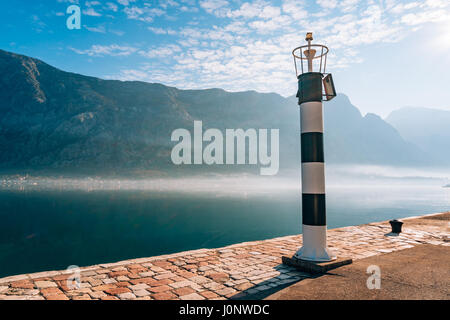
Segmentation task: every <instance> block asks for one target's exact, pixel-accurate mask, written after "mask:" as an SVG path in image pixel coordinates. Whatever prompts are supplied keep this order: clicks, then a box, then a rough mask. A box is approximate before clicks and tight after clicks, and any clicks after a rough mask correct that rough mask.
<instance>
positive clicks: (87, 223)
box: [0, 180, 450, 277]
mask: <svg viewBox="0 0 450 320" xmlns="http://www.w3.org/2000/svg"><path fill="white" fill-rule="evenodd" d="M296 184H297V182H295V181H294V182H293V183H292V184H287V185H284V187H281V188H280V187H279V186H274V187H273V188H271V187H270V186H266V187H265V188H262V189H261V188H255V189H252V188H251V187H249V186H245V185H244V187H242V184H240V188H239V187H238V186H237V185H236V187H235V188H233V183H230V185H229V186H226V188H231V192H229V191H230V190H229V191H227V190H222V191H220V190H219V189H217V190H215V189H214V185H212V186H211V189H209V190H203V189H202V188H200V189H195V188H194V187H192V188H189V185H190V184H189V183H187V184H186V185H184V186H183V187H182V188H175V189H174V190H172V191H170V190H169V189H170V188H169V187H167V188H161V186H159V187H158V188H156V189H155V188H153V189H152V188H150V189H148V188H147V189H133V188H125V189H119V190H105V189H104V188H103V189H102V188H87V189H86V188H78V189H76V188H75V189H72V190H71V189H70V188H59V189H58V188H56V189H52V188H39V187H35V188H29V187H26V188H22V187H21V188H3V189H2V190H1V191H0V221H1V222H0V277H3V276H8V275H13V274H22V273H30V272H37V271H43V270H57V269H65V268H67V267H68V266H69V265H78V266H85V265H91V264H97V263H109V262H115V261H119V260H123V259H130V258H139V257H148V256H154V255H160V254H167V253H173V252H179V251H184V250H191V249H197V248H214V247H221V246H225V245H229V244H233V243H238V242H243V241H251V240H261V239H268V238H273V237H278V236H285V235H292V234H298V233H300V232H301V213H300V212H301V201H300V199H301V198H300V190H299V189H298V188H297V187H295V185H296ZM219 185H221V184H220V183H219ZM186 186H187V190H185V191H183V189H184V188H186ZM215 187H217V185H215ZM106 189H108V188H106ZM206 189H208V188H206ZM447 210H450V189H448V188H442V184H440V182H436V181H434V182H433V181H432V182H429V183H422V182H420V183H411V181H409V180H408V181H399V180H396V183H394V184H392V183H388V182H383V183H381V184H377V185H374V184H373V183H367V184H362V185H361V184H358V185H351V184H349V185H345V186H344V185H331V186H330V187H328V188H327V220H328V227H329V228H336V227H341V226H348V225H358V224H362V223H367V222H373V221H380V220H387V219H392V218H403V217H407V216H413V215H422V214H426V213H432V212H439V211H447Z"/></svg>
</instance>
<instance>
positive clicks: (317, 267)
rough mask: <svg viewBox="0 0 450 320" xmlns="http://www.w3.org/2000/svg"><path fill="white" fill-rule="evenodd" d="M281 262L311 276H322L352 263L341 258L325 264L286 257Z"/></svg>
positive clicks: (350, 260)
mask: <svg viewBox="0 0 450 320" xmlns="http://www.w3.org/2000/svg"><path fill="white" fill-rule="evenodd" d="M281 260H282V262H283V264H285V265H287V266H291V267H294V268H295V269H297V270H299V271H302V272H307V273H311V274H323V273H326V272H327V271H329V270H333V269H336V268H339V267H341V266H344V265H347V264H351V263H352V262H353V261H352V259H343V258H340V259H336V260H333V261H326V262H314V261H307V260H301V259H297V258H295V257H286V256H283V257H281Z"/></svg>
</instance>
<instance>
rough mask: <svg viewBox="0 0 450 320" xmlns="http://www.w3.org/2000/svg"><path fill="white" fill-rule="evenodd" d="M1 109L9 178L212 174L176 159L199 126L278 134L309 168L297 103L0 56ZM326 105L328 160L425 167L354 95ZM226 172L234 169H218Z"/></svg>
mask: <svg viewBox="0 0 450 320" xmlns="http://www.w3.org/2000/svg"><path fill="white" fill-rule="evenodd" d="M0 101H1V104H0V149H1V150H2V152H1V153H0V170H2V171H14V170H16V171H18V170H29V169H34V170H54V171H62V170H65V171H69V172H74V171H79V170H81V171H83V170H94V171H95V172H97V173H102V172H125V171H130V170H131V171H133V170H166V171H169V170H170V171H172V170H174V171H179V172H181V173H183V172H188V171H190V170H204V171H207V170H208V169H205V167H204V166H200V167H202V168H198V167H195V166H174V165H172V163H171V160H170V152H171V148H172V147H173V146H174V145H175V143H174V142H172V141H170V136H171V133H172V131H173V130H174V129H176V128H186V129H188V130H190V131H191V132H192V130H193V129H192V128H193V121H194V120H202V121H203V127H204V130H205V129H206V128H218V129H222V130H224V129H225V128H243V129H246V128H279V129H280V166H281V167H282V168H288V167H296V168H298V166H299V163H300V154H299V144H300V139H299V137H300V135H299V131H300V130H299V111H298V106H297V104H296V99H295V98H294V97H290V98H283V97H282V96H280V95H278V94H274V93H257V92H255V91H245V92H234V93H232V92H226V91H224V90H222V89H207V90H179V89H177V88H174V87H168V86H164V85H162V84H157V83H145V82H139V81H117V80H102V79H98V78H94V77H88V76H83V75H79V74H75V73H70V72H64V71H61V70H59V69H57V68H54V67H52V66H50V65H48V64H46V63H44V62H42V61H40V60H38V59H34V58H30V57H26V56H23V55H19V54H14V53H11V52H6V51H2V50H0ZM324 105H325V130H326V133H325V153H326V155H325V157H326V160H327V161H329V162H331V163H333V162H335V163H336V162H340V163H358V164H361V163H374V164H394V165H405V164H408V165H409V164H425V163H426V157H425V156H424V154H423V153H422V152H421V150H420V149H419V148H418V147H416V146H414V145H413V144H411V143H409V142H406V141H405V140H404V139H403V138H402V137H401V136H400V135H399V134H398V132H397V131H396V130H395V129H394V128H393V127H392V126H391V125H389V124H388V123H386V122H385V121H383V120H382V119H381V118H380V117H378V116H376V115H374V114H367V115H366V116H364V117H363V116H361V114H360V112H359V110H358V109H357V108H356V107H355V106H353V105H352V104H351V103H350V101H349V99H348V97H346V96H345V95H343V94H340V95H338V96H337V97H336V98H335V99H334V100H332V101H330V102H326V103H324ZM223 167H226V168H227V170H229V169H230V166H220V168H218V167H216V168H215V169H217V170H223ZM234 168H236V166H233V170H234ZM245 168H246V169H245V170H247V168H248V166H246V167H245Z"/></svg>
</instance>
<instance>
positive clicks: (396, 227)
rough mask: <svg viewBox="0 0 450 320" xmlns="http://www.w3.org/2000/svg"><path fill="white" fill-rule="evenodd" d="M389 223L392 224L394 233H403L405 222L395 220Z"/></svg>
mask: <svg viewBox="0 0 450 320" xmlns="http://www.w3.org/2000/svg"><path fill="white" fill-rule="evenodd" d="M389 223H390V224H391V228H392V233H400V232H402V225H403V222H401V221H398V220H397V219H394V220H391V221H389Z"/></svg>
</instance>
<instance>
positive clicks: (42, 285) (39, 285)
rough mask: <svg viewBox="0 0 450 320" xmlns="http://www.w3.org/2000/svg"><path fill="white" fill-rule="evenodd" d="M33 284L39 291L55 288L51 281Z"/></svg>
mask: <svg viewBox="0 0 450 320" xmlns="http://www.w3.org/2000/svg"><path fill="white" fill-rule="evenodd" d="M34 284H35V285H36V287H37V288H39V289H43V288H51V287H57V285H56V283H55V282H53V281H36V282H35V283H34Z"/></svg>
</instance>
